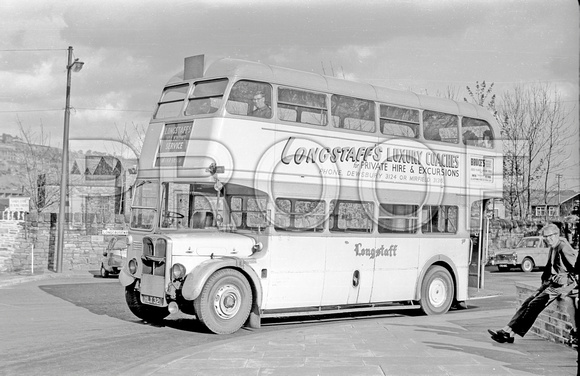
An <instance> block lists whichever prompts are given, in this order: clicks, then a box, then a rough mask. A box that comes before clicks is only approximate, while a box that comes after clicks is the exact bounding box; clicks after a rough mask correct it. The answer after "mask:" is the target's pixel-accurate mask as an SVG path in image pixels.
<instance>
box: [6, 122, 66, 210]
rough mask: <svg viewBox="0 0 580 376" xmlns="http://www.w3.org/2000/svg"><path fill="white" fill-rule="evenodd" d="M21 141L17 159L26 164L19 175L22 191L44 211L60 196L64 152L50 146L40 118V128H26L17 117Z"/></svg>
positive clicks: (32, 204)
mask: <svg viewBox="0 0 580 376" xmlns="http://www.w3.org/2000/svg"><path fill="white" fill-rule="evenodd" d="M17 123H18V128H19V130H20V136H21V139H22V144H21V145H19V146H18V147H17V149H16V150H17V151H16V153H17V160H18V163H19V164H20V165H21V166H23V167H24V168H23V169H22V170H21V171H20V172H19V173H18V174H17V175H16V177H17V179H18V180H19V183H20V185H21V186H22V187H23V191H24V193H25V194H26V195H28V196H30V204H31V208H32V209H33V210H36V211H37V212H38V213H41V212H42V211H43V210H45V209H47V208H49V207H50V206H52V205H54V204H56V203H58V202H59V200H60V191H59V189H58V187H59V185H58V183H57V182H58V181H59V180H60V176H61V169H60V164H61V158H62V156H61V153H60V150H59V149H56V148H52V147H50V146H49V141H50V138H49V137H48V136H47V135H45V133H44V126H43V124H42V122H41V124H40V132H39V133H34V132H32V130H31V129H30V128H28V129H25V128H24V126H23V125H22V122H21V121H20V119H17Z"/></svg>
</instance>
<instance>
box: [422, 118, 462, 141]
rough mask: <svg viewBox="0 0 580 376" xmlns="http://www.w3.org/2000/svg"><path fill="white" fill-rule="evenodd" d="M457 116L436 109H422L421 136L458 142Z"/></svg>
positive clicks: (428, 138)
mask: <svg viewBox="0 0 580 376" xmlns="http://www.w3.org/2000/svg"><path fill="white" fill-rule="evenodd" d="M458 127H459V121H458V119H457V116H455V115H451V114H445V113H443V112H436V111H428V110H427V111H423V136H424V137H425V139H426V140H431V141H443V142H449V143H453V144H456V143H458V142H459V130H458Z"/></svg>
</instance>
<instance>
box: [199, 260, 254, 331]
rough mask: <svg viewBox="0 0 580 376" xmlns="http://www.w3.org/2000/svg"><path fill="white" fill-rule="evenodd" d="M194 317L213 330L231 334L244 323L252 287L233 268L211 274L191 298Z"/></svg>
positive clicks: (250, 300) (247, 314)
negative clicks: (197, 292) (199, 290)
mask: <svg viewBox="0 0 580 376" xmlns="http://www.w3.org/2000/svg"><path fill="white" fill-rule="evenodd" d="M193 306H194V308H195V313H196V315H197V318H198V319H199V320H200V321H201V322H202V323H203V324H204V325H205V326H206V327H207V328H208V329H209V330H210V331H212V332H213V333H216V334H231V333H233V332H235V331H237V330H238V329H240V328H241V327H242V325H244V323H245V322H246V320H247V319H248V316H249V315H250V309H251V308H252V288H251V286H250V283H249V282H248V280H247V279H246V278H245V277H244V276H243V275H242V274H241V273H240V272H238V271H237V270H233V269H221V270H218V271H217V272H215V273H214V274H212V275H211V276H210V277H209V278H208V280H207V282H206V283H205V285H204V286H203V289H202V290H201V294H200V295H199V296H198V297H197V299H195V300H194V301H193Z"/></svg>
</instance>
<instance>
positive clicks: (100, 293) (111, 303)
mask: <svg viewBox="0 0 580 376" xmlns="http://www.w3.org/2000/svg"><path fill="white" fill-rule="evenodd" d="M97 273H98V272H97ZM91 274H92V273H91ZM95 278H99V279H102V281H100V282H99V283H94V282H91V283H75V284H58V285H41V286H39V288H40V289H41V290H42V291H44V292H45V293H48V294H50V295H52V296H55V297H57V298H59V299H62V300H65V301H67V302H69V303H72V304H74V305H75V306H77V307H80V308H84V309H86V310H88V311H90V312H91V313H93V314H95V315H106V316H109V317H112V318H115V319H118V320H123V321H127V322H132V323H136V324H141V325H149V326H153V327H169V328H173V329H177V330H183V331H187V332H197V333H208V331H207V329H206V328H205V326H204V325H203V324H201V323H200V322H199V321H198V320H197V319H195V316H190V315H185V314H183V313H177V314H173V315H170V316H169V317H168V318H166V319H165V320H163V322H162V323H156V324H153V323H147V322H145V321H143V320H141V319H139V318H138V317H136V316H135V315H133V313H131V311H130V310H129V308H128V307H127V303H126V302H125V291H124V287H123V286H121V285H120V284H119V282H118V281H117V277H110V278H106V279H105V278H102V277H101V276H100V275H98V274H97V275H95Z"/></svg>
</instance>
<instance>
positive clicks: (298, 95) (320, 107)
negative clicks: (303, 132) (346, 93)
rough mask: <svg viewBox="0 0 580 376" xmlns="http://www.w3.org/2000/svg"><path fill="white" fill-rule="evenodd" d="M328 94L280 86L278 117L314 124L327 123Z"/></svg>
mask: <svg viewBox="0 0 580 376" xmlns="http://www.w3.org/2000/svg"><path fill="white" fill-rule="evenodd" d="M326 112H327V107H326V95H324V94H318V93H312V92H309V91H303V90H296V89H289V88H283V87H281V88H278V119H280V120H284V121H292V122H296V123H305V124H313V125H326V123H327V121H328V120H327V118H328V117H327V113H326Z"/></svg>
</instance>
